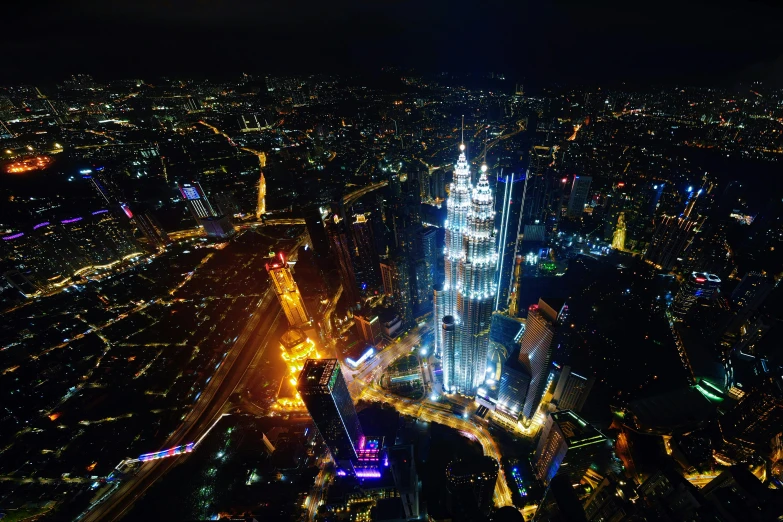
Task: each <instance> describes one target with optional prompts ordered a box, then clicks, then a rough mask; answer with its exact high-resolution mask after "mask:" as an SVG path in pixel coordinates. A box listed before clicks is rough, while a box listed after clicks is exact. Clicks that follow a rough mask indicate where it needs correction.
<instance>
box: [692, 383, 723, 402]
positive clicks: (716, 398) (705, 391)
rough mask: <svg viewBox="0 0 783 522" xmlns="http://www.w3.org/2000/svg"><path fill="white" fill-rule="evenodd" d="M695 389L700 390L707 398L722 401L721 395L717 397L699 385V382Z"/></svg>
mask: <svg viewBox="0 0 783 522" xmlns="http://www.w3.org/2000/svg"><path fill="white" fill-rule="evenodd" d="M696 389H697V390H699V391H700V392H701V394H702V395H704V396H705V397H706V398H707V399H710V400H713V401H716V402H723V397H718V396H717V395H715V394H714V393H710V392H708V391H707V390H705V389H704V388H702V387H701V384H697V385H696Z"/></svg>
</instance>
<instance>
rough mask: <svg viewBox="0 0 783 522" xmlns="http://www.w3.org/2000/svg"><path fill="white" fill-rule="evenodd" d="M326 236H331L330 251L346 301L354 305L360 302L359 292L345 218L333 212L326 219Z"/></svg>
mask: <svg viewBox="0 0 783 522" xmlns="http://www.w3.org/2000/svg"><path fill="white" fill-rule="evenodd" d="M324 223H325V225H326V236H327V237H328V238H329V245H330V252H331V255H332V258H333V259H334V262H335V263H336V264H337V270H338V272H340V281H342V284H343V295H344V296H345V299H346V302H348V303H349V304H350V305H354V304H355V303H358V302H359V293H358V291H357V288H356V275H355V273H354V271H353V260H352V259H351V243H350V241H351V240H350V238H349V237H348V231H347V230H346V229H345V220H344V219H341V218H340V216H339V215H337V214H335V213H332V214H329V216H328V217H327V218H326V219H325V220H324Z"/></svg>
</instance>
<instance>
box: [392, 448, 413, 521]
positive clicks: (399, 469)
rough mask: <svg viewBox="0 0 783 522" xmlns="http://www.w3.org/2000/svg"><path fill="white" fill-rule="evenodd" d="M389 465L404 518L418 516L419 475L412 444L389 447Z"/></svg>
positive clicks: (408, 518)
mask: <svg viewBox="0 0 783 522" xmlns="http://www.w3.org/2000/svg"><path fill="white" fill-rule="evenodd" d="M387 455H388V457H389V467H390V468H391V473H392V477H393V478H394V487H395V488H397V491H398V492H399V494H400V500H401V501H402V509H403V510H404V511H405V520H410V519H412V518H419V475H418V473H416V461H415V460H414V458H413V445H412V444H405V445H400V446H392V447H391V448H389V450H388V453H387Z"/></svg>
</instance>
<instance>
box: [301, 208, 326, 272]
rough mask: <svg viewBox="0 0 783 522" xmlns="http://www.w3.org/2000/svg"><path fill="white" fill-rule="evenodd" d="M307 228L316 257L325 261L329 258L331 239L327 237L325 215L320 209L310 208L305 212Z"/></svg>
mask: <svg viewBox="0 0 783 522" xmlns="http://www.w3.org/2000/svg"><path fill="white" fill-rule="evenodd" d="M304 219H305V227H307V235H309V236H310V246H312V247H313V251H314V252H315V255H316V257H318V258H319V259H320V260H322V261H323V260H325V259H326V258H328V257H329V237H328V236H327V235H326V227H325V225H324V213H323V212H322V211H321V209H320V208H318V207H310V208H308V209H306V210H305V216H304Z"/></svg>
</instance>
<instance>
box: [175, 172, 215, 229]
mask: <svg viewBox="0 0 783 522" xmlns="http://www.w3.org/2000/svg"><path fill="white" fill-rule="evenodd" d="M179 191H180V192H181V193H182V197H183V198H184V199H185V202H186V203H187V204H188V209H190V213H191V214H193V219H195V220H196V221H200V220H201V219H202V218H209V217H218V213H217V211H216V210H215V208H214V207H213V206H212V203H210V202H209V199H208V198H207V194H206V193H205V192H204V189H202V188H201V183H199V182H198V181H194V182H193V183H184V184H183V183H180V184H179Z"/></svg>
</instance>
